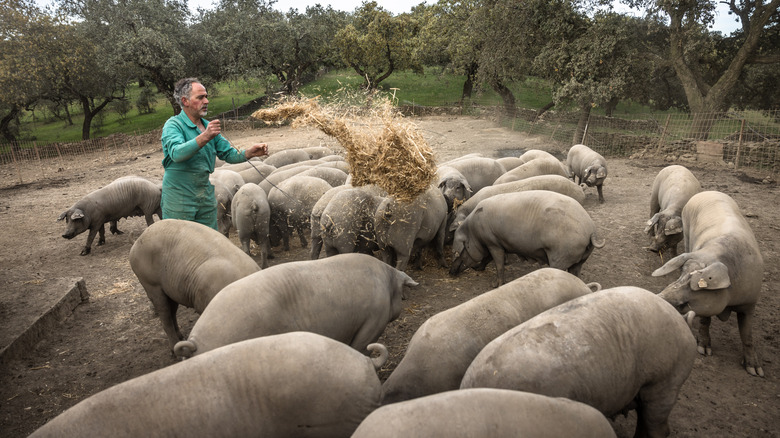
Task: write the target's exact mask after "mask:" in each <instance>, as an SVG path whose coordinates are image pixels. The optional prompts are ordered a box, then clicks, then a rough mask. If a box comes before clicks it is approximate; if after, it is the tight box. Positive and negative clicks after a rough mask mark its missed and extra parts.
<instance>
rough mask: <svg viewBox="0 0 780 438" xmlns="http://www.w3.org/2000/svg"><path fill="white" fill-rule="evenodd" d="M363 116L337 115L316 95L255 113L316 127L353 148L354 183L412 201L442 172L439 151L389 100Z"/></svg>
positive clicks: (350, 156)
mask: <svg viewBox="0 0 780 438" xmlns="http://www.w3.org/2000/svg"><path fill="white" fill-rule="evenodd" d="M364 112H367V113H368V115H367V116H366V115H363V116H361V117H357V118H356V117H349V116H347V115H346V114H343V113H342V114H341V115H336V113H335V112H334V111H333V110H332V109H328V108H323V107H321V106H320V105H318V104H317V102H316V101H315V100H313V99H309V100H288V101H285V102H282V103H280V104H279V105H276V106H275V107H273V108H269V109H260V110H257V111H255V112H254V113H253V114H252V116H251V117H252V118H254V119H257V120H264V121H266V122H275V123H282V122H284V121H286V120H290V119H292V120H293V124H292V126H293V127H296V126H316V127H317V128H319V129H320V130H321V131H322V132H324V133H325V134H327V135H329V136H331V137H334V138H336V140H338V142H339V143H340V144H341V146H342V147H344V149H346V151H347V163H348V164H349V167H350V173H351V175H352V185H353V186H363V185H367V184H375V185H377V186H379V187H381V188H383V189H384V190H386V191H387V193H388V194H390V195H391V196H393V197H395V198H396V199H398V200H399V201H411V200H412V199H414V198H416V197H417V196H418V195H420V194H421V193H423V192H424V191H425V190H427V189H428V187H429V186H430V184H431V182H432V181H433V180H434V178H435V177H436V163H435V162H434V160H433V150H432V149H431V148H430V147H429V146H428V143H427V142H426V141H425V139H424V138H423V136H422V135H421V134H420V133H419V132H418V131H417V129H416V127H415V126H414V125H413V124H411V123H407V122H404V121H403V120H402V119H401V116H400V115H399V114H397V113H396V112H395V111H394V110H393V108H392V105H390V103H389V102H385V103H383V104H382V105H381V106H380V107H379V108H374V109H371V110H369V111H364Z"/></svg>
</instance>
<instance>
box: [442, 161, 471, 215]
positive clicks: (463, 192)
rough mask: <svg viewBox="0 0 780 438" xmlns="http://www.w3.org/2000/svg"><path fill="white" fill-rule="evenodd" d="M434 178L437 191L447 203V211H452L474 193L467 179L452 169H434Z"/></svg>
mask: <svg viewBox="0 0 780 438" xmlns="http://www.w3.org/2000/svg"><path fill="white" fill-rule="evenodd" d="M436 177H437V185H438V187H439V190H441V193H442V194H443V195H444V199H445V200H446V201H447V211H452V210H453V209H454V208H456V207H457V206H458V205H460V204H462V203H463V202H464V201H466V200H467V199H469V198H470V197H471V194H472V193H474V191H473V190H472V189H471V185H470V184H469V181H468V179H466V177H465V176H464V175H463V174H462V173H461V172H460V171H459V170H458V169H455V168H454V167H451V166H449V165H445V166H439V167H438V168H437V169H436Z"/></svg>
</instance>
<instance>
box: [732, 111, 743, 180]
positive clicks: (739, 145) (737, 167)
mask: <svg viewBox="0 0 780 438" xmlns="http://www.w3.org/2000/svg"><path fill="white" fill-rule="evenodd" d="M744 132H745V119H742V125H741V126H740V127H739V142H737V155H736V157H734V170H737V169H739V155H740V154H741V153H742V134H743V133H744Z"/></svg>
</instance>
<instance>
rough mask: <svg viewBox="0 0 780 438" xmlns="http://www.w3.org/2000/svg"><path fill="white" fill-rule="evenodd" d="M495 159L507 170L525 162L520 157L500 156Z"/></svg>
mask: <svg viewBox="0 0 780 438" xmlns="http://www.w3.org/2000/svg"><path fill="white" fill-rule="evenodd" d="M496 161H497V162H498V163H499V164H501V165H502V166H504V170H506V171H507V172H509V171H510V170H512V169H514V168H515V167H517V166H519V165H521V164H523V163H525V161H523V160H521V159H520V157H501V158H497V159H496Z"/></svg>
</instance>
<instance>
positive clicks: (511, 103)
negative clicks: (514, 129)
mask: <svg viewBox="0 0 780 438" xmlns="http://www.w3.org/2000/svg"><path fill="white" fill-rule="evenodd" d="M492 85H493V90H495V91H496V93H498V95H499V96H501V100H503V101H504V110H505V111H506V112H507V114H509V115H512V116H514V115H515V111H516V107H515V95H514V94H512V90H510V89H509V88H508V87H507V86H506V85H504V83H503V82H501V81H497V82H495V83H493V84H492Z"/></svg>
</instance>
